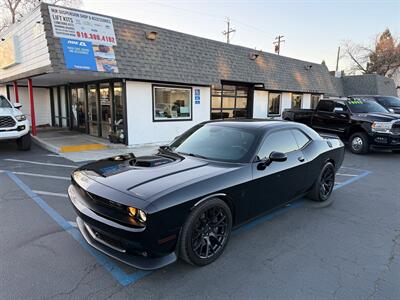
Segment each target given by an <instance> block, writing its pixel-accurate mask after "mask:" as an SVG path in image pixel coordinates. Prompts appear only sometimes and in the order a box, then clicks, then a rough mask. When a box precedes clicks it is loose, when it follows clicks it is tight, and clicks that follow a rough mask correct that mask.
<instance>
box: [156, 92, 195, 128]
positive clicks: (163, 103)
mask: <svg viewBox="0 0 400 300" xmlns="http://www.w3.org/2000/svg"><path fill="white" fill-rule="evenodd" d="M153 98H154V99H153V102H154V107H153V110H154V111H153V114H154V120H155V121H165V120H191V118H192V90H191V89H188V88H177V87H161V86H155V87H153Z"/></svg>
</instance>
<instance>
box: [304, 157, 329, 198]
mask: <svg viewBox="0 0 400 300" xmlns="http://www.w3.org/2000/svg"><path fill="white" fill-rule="evenodd" d="M334 186H335V167H334V166H333V164H332V163H331V162H327V163H325V165H324V167H323V168H322V170H321V172H320V174H319V176H318V178H317V180H316V181H315V183H314V186H313V187H312V188H311V190H310V192H309V194H308V195H307V197H308V198H310V199H311V200H313V201H317V202H325V203H327V202H328V201H327V200H328V199H329V197H330V196H331V194H332V191H333V188H334Z"/></svg>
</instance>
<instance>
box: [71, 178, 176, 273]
mask: <svg viewBox="0 0 400 300" xmlns="http://www.w3.org/2000/svg"><path fill="white" fill-rule="evenodd" d="M73 189H76V187H74V186H73V185H70V187H69V188H68V195H69V198H70V200H71V203H72V204H73V208H74V209H75V211H76V213H77V214H78V217H77V224H78V228H79V231H80V232H81V234H82V236H83V237H84V238H85V240H86V242H87V243H88V244H89V245H91V246H92V247H94V248H95V249H97V250H99V251H101V252H103V253H104V254H107V255H108V256H111V257H113V258H115V259H117V260H119V261H121V262H123V263H125V264H128V265H130V266H132V267H135V268H138V269H142V270H154V269H159V268H162V267H165V266H167V265H169V264H171V263H173V262H175V261H176V260H177V256H176V254H175V252H171V253H169V254H167V255H163V256H153V255H152V254H151V249H148V248H147V243H146V233H145V232H144V231H145V229H143V228H132V227H128V226H124V225H121V224H119V223H116V222H114V221H111V220H109V219H107V218H104V217H102V216H100V215H98V214H96V213H95V212H93V211H92V210H90V209H89V208H88V207H86V206H84V205H83V202H81V201H79V199H78V198H79V197H80V195H79V194H78V193H76V192H75V191H73ZM72 193H73V194H74V195H73V196H71V194H72Z"/></svg>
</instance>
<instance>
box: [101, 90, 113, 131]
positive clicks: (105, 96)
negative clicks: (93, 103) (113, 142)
mask: <svg viewBox="0 0 400 300" xmlns="http://www.w3.org/2000/svg"><path fill="white" fill-rule="evenodd" d="M111 113H112V110H111V97H110V85H109V84H108V83H104V84H103V83H102V84H100V114H101V137H103V138H108V136H109V135H110V133H111V132H112V127H111V125H112V117H111V116H112V115H111Z"/></svg>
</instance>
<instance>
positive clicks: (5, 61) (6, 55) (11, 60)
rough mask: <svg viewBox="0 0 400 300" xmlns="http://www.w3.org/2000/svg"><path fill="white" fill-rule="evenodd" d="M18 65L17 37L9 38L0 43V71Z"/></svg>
mask: <svg viewBox="0 0 400 300" xmlns="http://www.w3.org/2000/svg"><path fill="white" fill-rule="evenodd" d="M19 63H20V59H19V53H18V40H17V37H16V36H11V37H8V38H6V39H5V40H4V41H3V42H0V69H7V68H10V67H12V66H14V65H16V64H19Z"/></svg>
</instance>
